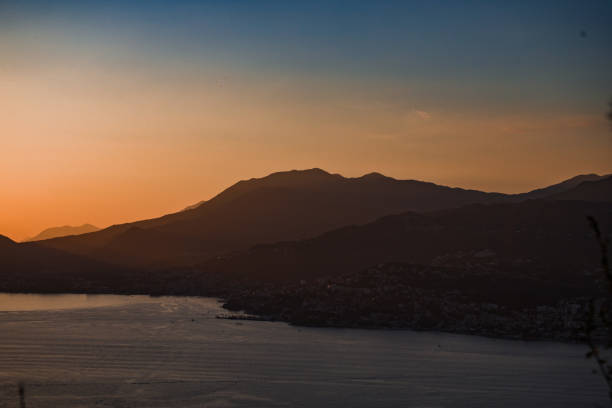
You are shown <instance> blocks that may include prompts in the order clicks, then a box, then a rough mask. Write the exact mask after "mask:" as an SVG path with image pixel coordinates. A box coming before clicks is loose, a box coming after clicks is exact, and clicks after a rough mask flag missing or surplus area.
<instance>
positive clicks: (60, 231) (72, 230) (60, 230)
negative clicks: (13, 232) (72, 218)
mask: <svg viewBox="0 0 612 408" xmlns="http://www.w3.org/2000/svg"><path fill="white" fill-rule="evenodd" d="M99 229H100V228H98V227H96V226H93V225H91V224H83V225H81V226H78V227H73V226H71V225H64V226H63V227H52V228H47V229H46V230H44V231H42V232H41V233H40V234H38V235H36V236H35V237H32V238H29V239H27V240H26V241H42V240H44V239H51V238H58V237H65V236H68V235H80V234H87V233H88V232H94V231H98V230H99Z"/></svg>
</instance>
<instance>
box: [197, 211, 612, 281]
mask: <svg viewBox="0 0 612 408" xmlns="http://www.w3.org/2000/svg"><path fill="white" fill-rule="evenodd" d="M587 215H591V216H594V217H596V219H597V220H598V221H599V223H600V227H601V228H602V230H604V231H612V206H610V205H609V204H608V203H596V202H580V201H549V200H529V201H526V202H523V203H509V204H487V205H483V204H474V205H468V206H465V207H462V208H456V209H449V210H443V211H437V212H433V213H426V214H417V213H414V212H407V213H403V214H399V215H392V216H387V217H383V218H380V219H378V220H376V221H374V222H372V223H368V224H365V225H361V226H349V227H344V228H340V229H336V230H333V231H330V232H327V233H325V234H323V235H320V236H318V237H315V238H311V239H306V240H299V241H289V242H280V243H276V244H270V245H258V246H255V247H253V248H251V249H249V250H248V251H243V252H239V253H233V254H230V255H227V256H224V257H220V258H217V259H213V260H209V261H208V262H205V263H204V264H202V265H201V267H200V270H201V272H202V273H203V274H212V276H225V277H227V279H231V278H232V277H233V278H236V279H249V280H252V281H255V282H273V281H299V280H300V279H314V278H318V277H323V276H334V275H338V274H344V273H353V272H357V271H359V270H361V269H363V268H366V267H370V266H376V265H378V264H383V263H389V262H407V263H412V264H421V265H435V266H444V267H452V268H458V269H459V270H464V271H466V272H471V273H474V272H475V271H476V272H478V271H482V273H487V271H495V273H499V272H505V273H519V274H529V275H530V278H542V279H548V280H550V279H558V280H565V281H567V282H571V284H572V285H577V286H580V285H582V282H583V281H588V282H592V280H593V278H592V277H591V278H586V277H585V274H588V273H594V271H595V270H596V269H597V268H598V267H599V260H600V254H599V253H598V247H597V243H596V241H595V238H594V236H593V233H592V231H591V230H590V228H589V224H588V222H587V220H586V216H587Z"/></svg>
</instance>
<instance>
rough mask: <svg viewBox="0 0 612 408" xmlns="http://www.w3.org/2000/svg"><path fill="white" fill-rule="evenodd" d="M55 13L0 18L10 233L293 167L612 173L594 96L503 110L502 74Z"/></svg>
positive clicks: (184, 200)
mask: <svg viewBox="0 0 612 408" xmlns="http://www.w3.org/2000/svg"><path fill="white" fill-rule="evenodd" d="M162 15H163V14H162ZM0 17H1V16H0ZM160 18H161V17H160ZM41 19H42V17H41ZM58 21H59V22H57V21H55V22H54V21H52V22H47V23H46V24H47V25H45V24H43V23H42V22H38V20H36V21H35V22H34V23H32V22H30V21H29V20H28V24H29V25H28V24H26V23H13V24H12V25H10V24H9V25H7V24H5V28H2V27H0V34H2V35H0V55H1V56H2V57H3V60H2V63H1V64H0V112H1V115H2V116H1V118H0V155H1V157H0V203H1V206H2V207H1V209H2V211H0V234H2V235H6V236H8V237H10V238H12V239H15V240H23V239H25V238H27V237H31V236H33V235H35V234H37V233H39V232H40V231H41V230H42V229H45V228H48V227H53V226H60V225H81V224H84V223H91V224H94V225H96V226H98V227H106V226H109V225H111V224H116V223H123V222H128V221H135V220H139V219H146V218H152V217H156V216H161V215H164V214H167V213H170V212H174V211H178V210H180V209H182V208H184V207H186V206H188V205H191V204H193V203H196V202H198V201H201V200H204V199H209V198H211V197H213V196H214V195H216V194H217V193H219V192H220V191H222V190H223V189H224V188H227V187H228V186H230V185H231V184H233V183H235V182H237V181H238V180H241V179H248V178H252V177H262V176H265V175H267V174H269V173H271V172H275V171H283V170H291V169H306V168H313V167H319V168H322V169H324V170H326V171H329V172H331V173H340V174H342V175H344V176H347V177H356V176H361V175H363V174H365V173H369V172H372V171H377V172H380V173H383V174H385V175H388V176H390V177H394V178H398V179H418V180H425V181H431V182H435V183H438V184H444V185H450V186H456V187H463V188H473V189H480V190H485V191H499V192H506V193H515V192H523V191H528V190H530V189H534V188H538V187H542V186H546V185H549V184H553V183H556V182H559V181H562V180H563V179H566V178H569V177H572V176H575V175H577V174H584V173H599V174H607V173H612V164H611V162H610V157H612V137H611V134H610V131H609V124H608V123H607V121H606V119H605V116H604V111H605V109H606V105H605V103H606V101H605V100H604V99H602V100H601V109H599V108H593V106H595V103H594V102H589V104H585V106H587V108H584V109H582V108H580V109H570V108H567V106H561V107H550V108H548V107H547V108H542V109H539V110H535V109H530V106H527V104H525V106H523V105H522V101H519V102H517V103H516V105H517V106H513V109H508V108H507V106H506V105H508V104H510V102H508V103H507V104H506V105H504V103H505V101H504V100H503V99H504V95H511V96H512V95H515V94H514V93H512V91H513V90H512V86H513V84H512V83H508V84H505V83H503V81H499V82H496V81H493V80H490V78H489V80H488V82H486V81H484V80H483V82H482V84H480V83H476V84H475V85H474V88H470V86H472V85H471V84H467V85H465V84H462V83H461V80H457V79H455V78H454V77H453V75H455V72H450V73H449V72H442V73H441V74H440V79H438V78H430V77H426V75H424V74H422V73H420V75H421V77H414V78H412V77H409V76H408V75H406V78H400V77H399V76H398V75H396V76H395V77H391V76H390V75H385V73H384V72H373V73H369V72H366V73H353V74H351V73H346V74H345V73H344V72H342V71H341V70H340V72H337V71H338V70H335V68H334V67H333V66H332V65H333V64H332V63H330V67H329V69H328V71H329V72H328V71H325V72H323V71H322V69H320V67H319V66H317V65H316V64H315V66H314V68H317V69H314V68H313V69H309V67H306V68H304V69H303V70H299V69H297V68H295V67H294V66H291V67H289V68H286V67H283V66H282V64H273V63H270V64H269V65H264V66H262V65H261V64H260V65H257V63H255V62H253V61H252V60H255V59H256V58H255V57H253V56H248V55H247V56H245V57H244V61H243V63H242V64H241V62H240V60H239V57H240V56H241V55H242V54H241V51H243V49H242V48H239V47H238V45H235V44H236V43H238V40H236V41H235V43H232V42H231V41H230V42H228V44H229V45H227V47H230V46H235V47H236V48H237V50H233V54H232V55H231V57H227V56H225V54H224V53H223V52H225V48H224V47H223V46H225V44H221V46H219V47H218V49H220V50H222V51H223V52H221V51H219V52H217V54H215V52H216V51H215V50H217V48H214V47H212V46H211V47H212V48H211V49H213V51H210V50H209V49H206V50H204V51H201V53H200V54H198V55H195V56H194V55H192V53H191V50H190V49H187V51H185V52H184V53H183V54H180V55H175V54H173V50H172V49H171V48H172V47H170V46H168V47H167V49H163V50H161V51H160V50H157V49H152V47H153V46H152V45H150V44H148V43H145V44H144V45H143V44H140V43H137V42H135V43H130V41H136V40H133V39H130V38H128V39H123V38H120V39H121V41H117V38H114V37H113V36H112V35H113V34H114V31H113V30H111V29H109V28H108V27H102V28H98V30H99V31H100V32H102V33H103V34H104V35H106V36H109V37H110V40H109V39H104V38H103V37H104V35H98V34H99V33H98V32H97V31H95V30H94V29H93V28H92V29H91V32H96V33H97V34H95V35H94V34H92V35H91V37H92V38H85V39H82V38H81V37H80V36H83V37H87V36H85V35H83V33H86V34H87V33H89V31H88V30H89V28H88V27H87V24H86V23H83V24H82V26H81V25H78V24H77V25H75V27H71V28H70V30H73V31H70V30H68V29H66V30H67V31H66V32H63V31H62V30H63V29H64V28H61V27H64V26H66V24H67V23H66V22H65V21H63V20H58ZM70 21H71V22H72V20H70ZM92 21H93V20H92ZM109 21H114V20H111V19H109ZM0 22H1V20H0ZM54 24H55V25H54ZM74 24H76V23H74ZM244 24H245V25H248V24H247V23H244ZM248 26H250V25H248ZM6 27H8V28H6ZM58 27H60V28H58ZM111 28H113V27H111ZM176 30H178V28H177V29H176ZM315 34H316V33H315ZM177 35H178V34H177ZM313 36H314V34H313ZM134 37H137V36H136V35H134ZM141 37H146V36H144V35H142V36H141ZM194 37H197V36H194ZM100 38H101V39H100ZM139 38H140V37H139ZM197 38H199V37H197ZM220 38H221V37H220ZM406 38H409V37H408V36H406ZM315 39H316V38H315ZM143 41H144V40H143ZM177 41H178V40H177ZM228 41H229V40H228ZM279 41H280V39H279ZM296 41H297V40H296ZM313 41H315V40H313ZM81 42H82V43H81ZM207 44H208V43H207ZM258 44H259V46H260V47H262V52H264V51H266V52H269V53H270V52H272V51H270V50H269V49H267V48H265V45H266V44H267V42H266V41H264V40H262V41H261V44H264V46H262V45H261V44H260V43H258ZM247 45H248V44H247ZM287 49H291V50H294V49H296V48H295V47H294V48H290V47H289V46H287ZM345 49H347V48H346V47H345V48H341V47H340V45H338V48H337V50H345ZM337 50H336V49H331V50H326V52H327V53H328V54H331V55H332V56H333V55H335V53H337V52H338V51H337ZM227 53H228V54H229V51H228V52H227ZM236 55H237V56H236ZM273 55H274V54H273ZM215 56H217V58H215ZM307 56H309V55H307ZM298 57H300V55H298V56H296V57H295V60H296V61H298V62H300V61H302V60H301V59H299V58H298ZM379 57H380V55H379ZM249 58H251V59H252V60H249ZM304 58H305V57H304ZM330 58H331V57H330ZM350 58H356V57H355V56H354V55H347V56H345V60H347V61H349V62H350V61H351V60H350ZM372 59H375V57H372ZM282 61H285V60H282ZM256 62H258V61H256ZM285 62H286V61H285ZM292 62H293V61H292ZM315 62H318V60H317V61H315ZM332 62H333V61H332ZM340 62H342V61H340ZM395 62H396V61H395V60H391V62H387V65H388V66H389V67H390V68H389V71H390V72H391V71H392V68H393V69H395V65H393V63H395ZM311 64H314V63H313V62H312V61H311ZM294 65H299V64H298V63H294ZM396 65H397V64H396ZM349 66H352V65H349ZM300 68H301V65H300ZM332 68H333V69H332ZM365 71H367V70H365ZM417 73H419V72H417ZM415 75H416V74H415ZM517 75H518V74H517ZM519 79H520V78H519ZM519 79H515V81H519ZM528 79H529V80H531V79H530V78H528ZM475 81H476V80H475ZM526 83H529V81H527V82H526ZM483 84H484V85H483ZM491 84H492V85H491ZM476 85H478V86H481V87H482V89H480V88H478V89H477V88H476ZM445 86H447V89H446V88H445V89H442V88H444V87H445ZM462 87H465V89H464V88H462ZM550 88H551V89H552V86H551V87H550ZM446 92H448V94H452V95H453V98H454V99H453V100H451V101H449V99H450V98H447V97H446V96H447V93H446ZM504 92H506V94H504ZM551 92H552V91H551ZM568 92H569V91H568ZM463 94H465V95H466V96H465V98H466V99H465V101H463V100H462V99H461V98H459V96H457V95H460V96H461V95H463ZM490 95H495V98H498V100H492V99H487V98H491V97H490ZM509 99H511V98H509ZM494 102H495V103H494ZM501 102H504V103H501ZM597 103H599V101H597ZM534 105H535V103H534ZM597 106H599V105H597Z"/></svg>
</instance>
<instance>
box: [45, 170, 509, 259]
mask: <svg viewBox="0 0 612 408" xmlns="http://www.w3.org/2000/svg"><path fill="white" fill-rule="evenodd" d="M504 197H505V196H504V195H503V194H497V193H484V192H481V191H475V190H464V189H460V188H450V187H446V186H440V185H436V184H433V183H427V182H422V181H416V180H396V179H393V178H390V177H385V176H383V175H381V174H378V173H371V174H367V175H365V176H362V177H357V178H345V177H342V176H340V175H338V174H330V173H327V172H325V171H323V170H320V169H311V170H302V171H296V170H294V171H287V172H280V173H274V174H271V175H269V176H267V177H264V178H260V179H250V180H246V181H240V182H238V183H236V184H234V185H233V186H231V187H229V188H228V189H227V190H225V191H223V192H222V193H220V194H219V195H217V196H216V197H214V198H213V199H211V200H209V201H206V202H203V203H202V204H200V205H199V206H197V207H196V208H193V209H190V210H186V211H181V212H179V213H175V214H170V215H166V216H164V217H160V218H156V219H152V220H145V221H140V222H135V223H130V224H122V225H115V226H112V227H109V228H106V229H104V230H101V231H97V232H93V233H89V234H85V235H80V236H72V237H64V238H56V239H52V240H47V241H43V245H46V246H50V247H53V248H57V249H61V250H65V251H67V252H72V253H78V254H83V255H88V256H93V257H95V258H97V259H101V260H105V261H108V262H114V263H118V264H122V265H133V266H155V267H163V266H172V265H188V264H193V263H196V262H201V261H202V260H205V259H208V258H212V257H215V256H217V255H220V254H224V253H227V252H231V251H235V250H241V249H247V248H249V247H250V246H252V245H254V244H258V243H273V242H277V241H283V240H295V239H303V238H308V237H313V236H316V235H319V234H321V233H324V232H325V231H329V230H332V229H334V228H338V227H342V226H346V225H358V224H364V223H367V222H371V221H373V220H375V219H377V218H379V217H381V216H384V215H388V214H393V213H399V212H403V211H406V210H413V211H431V210H439V209H444V208H452V207H459V206H463V205H466V204H471V203H478V202H484V201H493V200H499V199H502V198H504ZM135 228H136V229H135Z"/></svg>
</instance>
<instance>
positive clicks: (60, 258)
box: [0, 236, 134, 293]
mask: <svg viewBox="0 0 612 408" xmlns="http://www.w3.org/2000/svg"><path fill="white" fill-rule="evenodd" d="M132 277H134V276H133V275H132V274H131V271H128V270H127V269H124V268H119V267H116V266H111V265H109V264H105V263H103V262H99V261H96V260H92V259H90V258H87V257H84V256H80V255H73V254H69V253H66V252H63V251H59V250H56V249H53V248H45V247H41V246H39V245H37V244H35V243H22V244H18V243H16V242H13V241H12V240H10V239H9V238H6V237H4V236H0V291H6V292H42V293H45V292H75V291H81V290H82V291H85V292H97V293H100V292H109V291H115V290H116V289H118V288H120V287H122V286H125V282H126V281H127V280H129V279H131V278H132Z"/></svg>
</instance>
